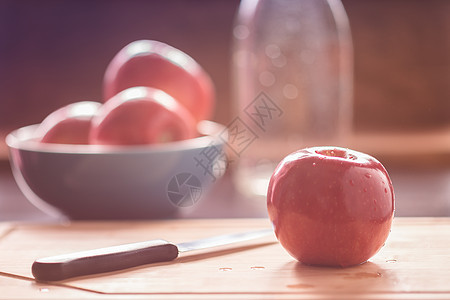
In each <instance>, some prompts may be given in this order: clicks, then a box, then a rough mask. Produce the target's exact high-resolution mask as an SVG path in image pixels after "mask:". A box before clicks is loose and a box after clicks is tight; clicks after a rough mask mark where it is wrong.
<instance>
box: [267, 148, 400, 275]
mask: <svg viewBox="0 0 450 300" xmlns="http://www.w3.org/2000/svg"><path fill="white" fill-rule="evenodd" d="M267 208H268V213H269V217H270V220H271V221H272V223H273V226H274V230H275V234H276V236H277V238H278V240H279V242H280V244H281V245H282V246H283V247H284V248H285V249H286V250H287V252H288V253H290V254H291V256H293V257H294V258H296V259H297V260H298V261H300V262H302V263H305V264H310V265H323V266H340V267H347V266H353V265H357V264H361V263H363V262H365V261H367V260H368V259H369V258H371V257H372V256H373V255H375V253H377V252H378V251H379V250H380V249H381V247H382V246H383V245H384V243H385V241H386V239H387V237H388V235H389V232H390V228H391V224H392V220H393V216H394V190H393V186H392V182H391V180H390V178H389V175H388V173H387V171H386V169H385V168H384V167H383V165H382V164H381V163H380V162H379V161H377V160H376V159H375V158H373V157H371V156H369V155H367V154H364V153H361V152H358V151H353V150H350V149H345V148H338V147H313V148H306V149H303V150H299V151H297V152H294V153H292V154H290V155H288V156H287V157H285V158H284V159H283V160H282V161H281V162H280V164H279V165H278V167H277V168H276V170H275V172H274V173H273V175H272V177H271V179H270V182H269V188H268V193H267Z"/></svg>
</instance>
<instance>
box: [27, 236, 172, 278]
mask: <svg viewBox="0 0 450 300" xmlns="http://www.w3.org/2000/svg"><path fill="white" fill-rule="evenodd" d="M177 257H178V248H177V246H176V245H174V244H172V243H169V242H167V241H164V240H152V241H146V242H140V243H133V244H126V245H120V246H113V247H107V248H101V249H96V250H89V251H83V252H76V253H71V254H64V255H58V256H52V257H46V258H42V259H38V260H36V261H35V262H34V263H33V265H32V267H31V271H32V273H33V276H34V277H35V278H36V280H38V281H59V280H64V279H68V278H72V277H77V276H83V275H90V274H97V273H104V272H110V271H117V270H122V269H127V268H132V267H136V266H140V265H145V264H150V263H156V262H163V261H171V260H174V259H175V258H177Z"/></svg>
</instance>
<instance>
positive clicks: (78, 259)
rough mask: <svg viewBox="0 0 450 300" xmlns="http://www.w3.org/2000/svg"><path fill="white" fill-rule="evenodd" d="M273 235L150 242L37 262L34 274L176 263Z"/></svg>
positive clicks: (49, 276)
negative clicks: (181, 258) (193, 253)
mask: <svg viewBox="0 0 450 300" xmlns="http://www.w3.org/2000/svg"><path fill="white" fill-rule="evenodd" d="M270 234H273V229H261V230H256V231H250V232H241V233H233V234H225V235H219V236H214V237H209V238H205V239H200V240H195V241H190V242H184V243H179V244H174V243H171V242H168V241H165V240H150V241H144V242H137V243H131V244H123V245H118V246H112V247H106V248H99V249H93V250H87V251H81V252H74V253H69V254H62V255H57V256H51V257H45V258H40V259H37V260H35V261H34V262H33V264H32V266H31V272H32V274H33V276H34V278H35V279H36V280H37V281H60V280H65V279H69V278H73V277H78V276H84V275H92V274H99V273H105V272H111V271H118V270H123V269H127V268H132V267H136V266H140V265H145V264H150V263H157V262H166V261H172V260H174V259H176V258H177V257H178V255H179V254H180V253H183V252H188V251H194V250H201V249H206V248H212V247H218V246H223V245H228V244H232V243H237V242H243V241H248V240H252V239H256V238H260V237H263V236H267V235H270Z"/></svg>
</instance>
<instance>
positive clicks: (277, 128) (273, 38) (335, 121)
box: [228, 0, 353, 199]
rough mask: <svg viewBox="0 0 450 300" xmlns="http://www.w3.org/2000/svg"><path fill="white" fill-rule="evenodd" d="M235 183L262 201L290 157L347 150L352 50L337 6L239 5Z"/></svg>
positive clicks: (324, 1)
mask: <svg viewBox="0 0 450 300" xmlns="http://www.w3.org/2000/svg"><path fill="white" fill-rule="evenodd" d="M233 38H234V44H233V56H232V85H233V89H232V90H233V100H234V104H235V105H234V113H235V115H234V116H235V118H234V119H233V120H232V121H231V123H230V124H229V126H228V129H229V146H230V148H231V149H232V150H233V151H232V152H233V153H234V155H233V157H234V158H232V162H234V169H233V172H234V181H235V183H236V185H237V187H238V189H239V190H240V191H241V192H243V193H244V194H245V195H247V196H250V197H256V198H258V197H262V198H264V199H265V196H266V192H267V186H268V181H269V179H270V176H271V175H272V172H273V170H274V169H275V167H276V165H277V164H278V163H279V161H280V160H281V159H282V158H283V157H284V156H286V155H287V154H289V153H291V152H293V151H295V150H298V149H301V148H304V147H309V146H319V145H333V146H345V143H346V138H347V137H348V135H349V133H350V132H351V127H352V90H353V48H352V40H351V33H350V28H349V22H348V18H347V15H346V12H345V10H344V7H343V5H342V3H341V2H340V0H296V1H292V0H259V1H258V0H242V2H241V4H240V6H239V10H238V13H237V16H236V20H235V24H234V28H233Z"/></svg>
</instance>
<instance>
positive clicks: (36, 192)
mask: <svg viewBox="0 0 450 300" xmlns="http://www.w3.org/2000/svg"><path fill="white" fill-rule="evenodd" d="M36 127H37V125H31V126H27V127H23V128H20V129H17V130H15V131H13V132H11V133H10V134H9V135H8V136H7V137H6V143H7V145H8V147H9V151H10V162H11V166H12V170H13V174H14V177H15V180H16V182H17V184H18V186H19V188H20V189H21V191H22V192H23V193H24V194H25V196H26V197H27V199H28V200H29V201H30V202H31V203H33V204H34V205H35V206H37V207H38V208H40V209H41V210H43V211H44V212H46V213H48V214H52V215H55V214H56V215H58V216H66V217H68V218H70V219H154V218H172V217H176V216H177V212H179V210H180V207H186V206H190V205H192V204H194V202H196V201H197V200H199V199H201V195H202V194H205V191H206V190H207V189H208V188H209V187H210V186H211V184H213V183H214V182H215V181H216V180H217V179H218V177H220V176H221V175H222V174H223V171H224V166H225V165H224V160H223V158H224V155H223V150H224V145H225V141H226V130H225V128H224V127H223V126H221V125H219V124H217V123H213V122H203V123H201V126H199V131H200V132H201V133H202V134H205V135H204V136H201V137H198V138H195V139H190V140H185V141H179V142H172V143H166V144H160V145H144V146H96V145H57V144H43V143H39V142H37V141H36V136H35V129H36ZM205 167H207V168H205Z"/></svg>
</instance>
